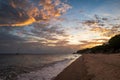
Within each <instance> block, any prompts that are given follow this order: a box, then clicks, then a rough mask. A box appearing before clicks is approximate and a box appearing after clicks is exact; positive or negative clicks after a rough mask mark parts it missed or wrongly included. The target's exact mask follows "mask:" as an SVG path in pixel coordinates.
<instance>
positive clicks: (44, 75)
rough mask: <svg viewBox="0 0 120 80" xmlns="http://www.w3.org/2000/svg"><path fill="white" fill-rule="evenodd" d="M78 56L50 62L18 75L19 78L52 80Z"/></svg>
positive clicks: (22, 79)
mask: <svg viewBox="0 0 120 80" xmlns="http://www.w3.org/2000/svg"><path fill="white" fill-rule="evenodd" d="M76 58H77V57H74V58H66V59H64V60H62V61H57V62H55V63H52V64H49V65H48V66H46V67H43V68H42V69H40V70H37V71H32V72H30V73H25V74H21V75H18V76H17V80H52V79H53V78H54V77H56V76H57V75H58V74H59V73H60V72H61V71H62V70H63V69H64V68H66V67H67V66H68V65H70V64H71V63H72V62H73V61H74V60H75V59H76Z"/></svg>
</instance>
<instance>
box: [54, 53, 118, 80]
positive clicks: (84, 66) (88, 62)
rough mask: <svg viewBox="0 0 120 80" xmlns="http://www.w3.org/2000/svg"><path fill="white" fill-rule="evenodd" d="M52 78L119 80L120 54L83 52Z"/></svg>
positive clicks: (60, 79) (66, 79)
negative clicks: (83, 53)
mask: <svg viewBox="0 0 120 80" xmlns="http://www.w3.org/2000/svg"><path fill="white" fill-rule="evenodd" d="M54 80H120V54H110V55H104V54H85V55H83V56H81V57H79V58H78V59H77V60H76V61H74V62H73V63H72V64H71V65H69V66H68V67H67V68H65V69H64V70H63V71H62V72H61V73H60V74H59V75H58V76H57V77H55V79H54Z"/></svg>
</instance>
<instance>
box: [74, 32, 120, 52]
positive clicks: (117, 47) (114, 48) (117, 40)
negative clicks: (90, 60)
mask: <svg viewBox="0 0 120 80" xmlns="http://www.w3.org/2000/svg"><path fill="white" fill-rule="evenodd" d="M118 52H120V34H119V35H115V36H114V37H112V38H111V39H110V40H109V41H108V42H107V43H105V44H103V45H100V46H95V47H92V48H87V49H82V50H78V51H77V52H76V53H78V54H87V53H95V54H97V53H118Z"/></svg>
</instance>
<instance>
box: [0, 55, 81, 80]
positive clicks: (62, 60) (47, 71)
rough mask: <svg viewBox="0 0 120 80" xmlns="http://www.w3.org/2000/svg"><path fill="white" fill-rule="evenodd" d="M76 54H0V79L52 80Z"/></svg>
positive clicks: (74, 58)
mask: <svg viewBox="0 0 120 80" xmlns="http://www.w3.org/2000/svg"><path fill="white" fill-rule="evenodd" d="M79 56H81V55H77V54H39V55H38V54H37V55H35V54H34V55H33V54H29V55H28V54H27V55H0V80H53V79H54V77H56V76H57V75H58V74H59V73H60V72H62V71H63V69H65V68H66V67H67V66H69V65H70V64H71V63H72V62H73V61H75V60H76V59H77V58H78V57H79Z"/></svg>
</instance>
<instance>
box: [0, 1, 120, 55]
mask: <svg viewBox="0 0 120 80" xmlns="http://www.w3.org/2000/svg"><path fill="white" fill-rule="evenodd" d="M119 4H120V0H0V53H1V54H5V53H11V54H14V53H21V54H22V53H23V54H24V53H27V54H29V53H32V54H36V53H37V54H39V53H40V54H41V53H42V54H43V53H56V54H57V53H61V54H62V53H73V52H75V51H77V50H79V49H84V48H90V47H93V46H97V45H101V44H104V43H107V41H108V40H109V39H110V38H111V37H112V36H114V35H116V34H119V33H120V23H119V22H120V10H119V8H120V5H119Z"/></svg>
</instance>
